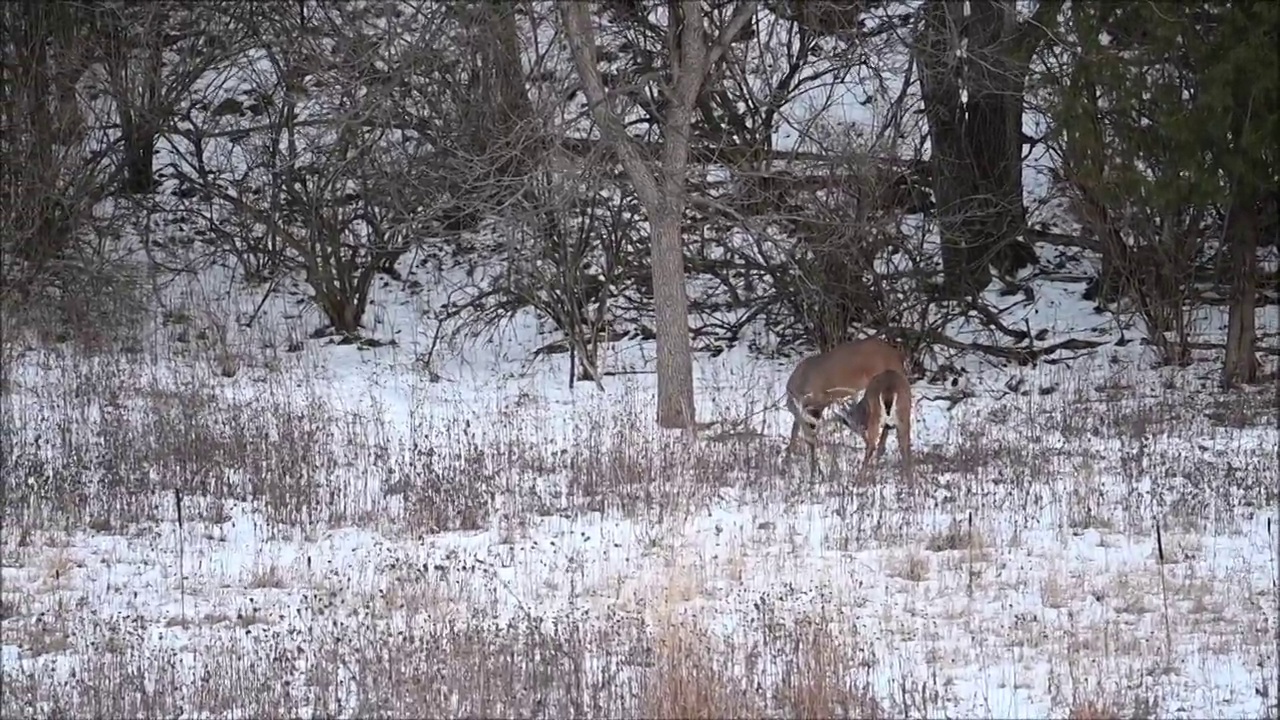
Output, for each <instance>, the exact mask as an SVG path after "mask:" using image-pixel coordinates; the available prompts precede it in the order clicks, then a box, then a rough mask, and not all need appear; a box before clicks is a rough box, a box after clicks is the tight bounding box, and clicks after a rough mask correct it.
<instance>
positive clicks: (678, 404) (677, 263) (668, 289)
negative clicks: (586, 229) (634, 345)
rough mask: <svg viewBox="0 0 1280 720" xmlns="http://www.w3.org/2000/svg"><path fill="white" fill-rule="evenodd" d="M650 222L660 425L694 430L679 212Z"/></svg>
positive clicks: (670, 211)
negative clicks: (692, 428)
mask: <svg viewBox="0 0 1280 720" xmlns="http://www.w3.org/2000/svg"><path fill="white" fill-rule="evenodd" d="M681 204H683V203H681ZM650 218H651V220H650V223H651V225H652V230H651V236H652V239H653V256H652V262H653V306H654V320H655V327H654V331H655V332H656V334H657V345H658V348H657V350H658V358H657V371H658V418H657V420H658V426H659V427H664V428H685V427H692V426H693V425H694V423H695V422H696V420H697V413H696V412H695V411H696V406H695V405H694V400H693V347H692V343H691V342H690V340H689V295H688V291H687V289H686V287H685V273H684V235H683V233H682V232H681V223H680V213H679V212H678V211H676V209H675V208H674V207H671V206H670V205H668V206H667V207H665V208H664V209H663V211H661V212H659V213H657V214H656V216H655V214H652V213H651V214H650Z"/></svg>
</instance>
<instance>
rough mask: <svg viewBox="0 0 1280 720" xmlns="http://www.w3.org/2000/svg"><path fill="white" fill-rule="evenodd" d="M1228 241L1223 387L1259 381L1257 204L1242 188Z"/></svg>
mask: <svg viewBox="0 0 1280 720" xmlns="http://www.w3.org/2000/svg"><path fill="white" fill-rule="evenodd" d="M1226 235H1227V241H1228V242H1229V243H1230V247H1231V250H1230V253H1231V270H1232V274H1233V275H1232V280H1231V310H1230V312H1229V316H1228V320H1227V355H1226V358H1225V360H1224V361H1223V364H1222V380H1221V382H1222V387H1223V388H1224V389H1227V388H1231V387H1234V386H1235V385H1238V384H1250V383H1255V382H1257V381H1258V357H1257V355H1256V353H1255V350H1254V343H1255V340H1256V338H1257V329H1256V327H1255V325H1254V296H1255V294H1256V292H1257V287H1256V286H1257V275H1258V250H1257V247H1258V204H1257V202H1255V199H1254V198H1253V194H1252V193H1251V192H1248V191H1247V190H1246V189H1245V188H1240V189H1239V191H1238V192H1237V193H1236V196H1235V198H1233V200H1232V203H1231V210H1230V213H1229V215H1228V217H1227V228H1226Z"/></svg>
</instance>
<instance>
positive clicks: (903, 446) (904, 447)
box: [898, 422, 915, 480]
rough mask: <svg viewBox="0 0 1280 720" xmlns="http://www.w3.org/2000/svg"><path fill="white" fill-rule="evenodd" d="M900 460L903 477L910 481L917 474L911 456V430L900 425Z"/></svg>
mask: <svg viewBox="0 0 1280 720" xmlns="http://www.w3.org/2000/svg"><path fill="white" fill-rule="evenodd" d="M898 458H899V459H900V460H901V461H902V475H903V477H905V478H906V479H908V480H910V479H911V478H912V477H913V476H914V473H915V460H914V459H913V458H912V456H911V428H910V426H909V425H907V424H906V423H902V422H900V423H898Z"/></svg>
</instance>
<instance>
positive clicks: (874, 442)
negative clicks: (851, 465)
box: [858, 419, 883, 481]
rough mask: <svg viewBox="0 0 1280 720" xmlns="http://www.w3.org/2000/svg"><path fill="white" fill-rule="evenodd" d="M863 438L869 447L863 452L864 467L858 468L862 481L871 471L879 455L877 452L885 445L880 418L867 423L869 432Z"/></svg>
mask: <svg viewBox="0 0 1280 720" xmlns="http://www.w3.org/2000/svg"><path fill="white" fill-rule="evenodd" d="M863 440H864V441H865V442H866V445H867V449H866V452H864V453H863V454H862V467H861V468H859V470H858V478H859V480H860V481H861V480H862V479H865V478H866V476H867V475H868V474H869V473H870V472H871V468H872V466H873V464H874V460H875V459H878V457H879V456H878V455H877V454H876V453H877V451H878V450H880V449H881V446H882V445H883V442H882V441H881V432H880V421H879V420H878V419H877V420H875V422H872V423H871V424H869V425H867V434H866V435H865V436H864V437H863Z"/></svg>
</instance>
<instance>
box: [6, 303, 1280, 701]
mask: <svg viewBox="0 0 1280 720" xmlns="http://www.w3.org/2000/svg"><path fill="white" fill-rule="evenodd" d="M212 287H222V288H225V287H226V285H225V284H223V283H218V282H214V281H211V280H203V281H202V282H201V283H197V284H193V285H191V286H190V287H189V288H187V289H186V290H185V291H184V292H185V293H186V295H185V296H182V297H180V298H179V299H178V300H175V301H173V302H171V303H170V307H169V309H168V310H167V311H166V312H165V313H164V315H163V316H162V317H160V318H159V319H160V320H161V322H160V323H159V324H158V325H157V327H158V328H159V329H158V330H155V331H154V334H152V335H150V336H148V337H147V339H146V342H145V343H141V344H140V345H139V346H138V347H137V348H135V349H134V352H125V353H109V354H97V355H87V354H78V353H76V352H74V351H72V350H70V349H69V348H70V345H64V346H62V347H63V348H65V349H64V350H63V351H56V350H36V349H33V348H34V347H35V346H34V343H33V344H31V345H30V346H24V344H23V341H22V340H21V339H20V338H17V337H14V336H8V337H6V338H5V344H6V345H5V347H6V349H5V370H6V373H7V374H6V388H7V389H6V392H5V394H4V402H5V413H6V422H5V423H4V427H3V442H4V456H5V459H4V472H5V473H6V474H7V475H8V478H9V479H8V480H6V497H5V507H4V532H3V546H2V557H0V561H2V564H3V600H2V605H0V618H2V625H0V627H2V628H3V673H4V677H3V690H2V691H0V692H2V695H0V697H2V702H0V714H2V715H3V716H4V717H30V716H41V717H48V716H60V717H65V716H87V715H94V716H111V717H143V716H147V717H158V716H164V717H218V718H225V717H282V716H291V717H336V716H344V717H357V716H358V717H379V716H399V717H408V716H414V717H427V716H430V717H441V716H468V717H479V716H488V717H494V716H502V717H586V716H590V717H639V716H643V717H730V716H732V717H746V716H804V717H830V716H858V717H868V716H876V715H878V716H881V717H926V716H927V717H944V716H945V717H1066V716H1067V715H1068V714H1069V713H1070V714H1072V716H1073V717H1110V716H1113V715H1112V713H1115V714H1118V715H1119V716H1124V717H1197V718H1199V717H1221V718H1241V717H1275V716H1276V689H1277V686H1276V683H1277V676H1276V670H1275V668H1276V665H1277V661H1278V658H1277V657H1276V644H1277V632H1278V628H1280V624H1278V618H1277V572H1278V567H1280V565H1278V563H1280V560H1278V558H1277V552H1278V551H1277V531H1278V528H1277V527H1276V522H1277V517H1276V503H1277V491H1276V484H1277V465H1276V463H1277V460H1276V450H1275V448H1276V446H1277V440H1278V439H1277V430H1276V423H1277V410H1276V398H1275V394H1274V387H1263V388H1259V389H1255V390H1252V391H1249V392H1242V393H1238V394H1231V395H1228V394H1223V393H1221V392H1219V391H1217V390H1216V389H1215V386H1214V382H1215V380H1216V361H1214V360H1212V359H1209V358H1207V357H1206V358H1205V359H1203V361H1202V362H1201V363H1198V364H1196V365H1194V366H1192V367H1191V368H1187V369H1183V370H1179V371H1172V370H1153V369H1151V368H1150V365H1151V363H1150V359H1149V358H1147V357H1146V355H1144V352H1146V349H1145V348H1144V347H1143V346H1142V345H1141V344H1140V343H1138V342H1132V343H1128V344H1124V345H1123V346H1116V345H1114V344H1108V345H1105V346H1104V347H1102V348H1101V349H1099V350H1097V351H1096V352H1094V353H1093V354H1092V355H1090V356H1087V357H1082V358H1080V359H1077V360H1075V361H1074V362H1072V363H1071V364H1070V365H1069V366H1067V365H1051V364H1041V365H1039V366H1037V367H1033V368H1018V367H1010V368H1001V367H994V366H991V364H990V363H986V362H982V361H977V360H974V359H970V360H968V361H966V362H967V366H968V367H970V368H971V370H972V372H971V373H970V375H969V376H968V378H967V380H966V381H965V382H963V383H961V384H959V385H957V386H951V387H945V388H943V387H931V386H929V385H927V384H924V383H920V384H917V385H916V386H915V387H914V389H913V392H914V396H915V410H914V417H915V418H916V426H915V429H914V444H915V448H916V454H917V465H918V473H917V474H918V477H917V478H916V480H915V482H913V483H910V484H906V483H903V482H901V481H900V479H899V477H898V473H897V468H896V464H895V463H894V462H893V461H894V459H895V458H896V452H897V450H896V447H895V446H894V445H893V444H892V443H891V446H890V448H889V450H888V452H887V453H886V456H885V458H886V462H885V464H884V465H883V467H882V470H881V471H880V472H879V474H878V475H877V476H876V477H875V479H874V481H872V482H869V483H867V484H866V485H864V486H856V485H854V484H853V480H852V479H853V477H854V472H855V471H856V469H857V465H858V462H859V461H860V457H861V448H860V441H859V440H858V439H856V438H853V437H851V436H849V435H848V434H847V433H845V432H844V431H843V430H841V429H837V428H836V427H834V426H832V427H828V428H826V429H825V430H824V441H825V442H826V446H825V447H824V456H823V463H824V468H825V469H826V471H827V472H826V474H825V475H824V476H822V477H816V478H810V477H809V476H808V474H807V473H806V472H804V470H803V463H802V462H801V463H797V464H796V465H795V466H792V465H788V464H787V463H786V462H785V461H784V458H783V457H782V450H783V446H784V443H785V437H786V433H787V431H788V429H789V422H790V417H789V415H787V413H786V411H785V410H784V409H783V407H782V406H781V404H780V403H779V402H778V400H779V398H780V396H781V394H782V389H783V383H784V381H785V378H786V373H787V371H788V369H789V364H788V363H787V362H781V361H778V362H772V361H770V362H766V361H763V360H758V359H753V358H752V357H750V356H748V355H747V354H746V353H745V351H741V350H735V351H732V352H729V353H725V354H723V355H720V356H719V357H717V358H715V359H706V358H699V360H698V362H697V367H696V375H697V383H698V385H697V398H698V405H699V414H700V418H701V419H703V420H715V421H719V424H718V425H716V426H714V427H712V428H711V429H709V430H707V431H705V432H703V433H702V434H701V435H699V436H697V437H693V436H690V435H689V434H686V433H680V432H665V431H658V430H657V429H656V428H655V427H654V425H653V402H654V401H653V392H654V390H653V376H652V375H647V374H643V373H631V374H618V375H613V376H610V377H609V378H607V382H606V383H605V385H604V389H603V390H601V389H599V388H597V386H595V385H594V384H590V383H579V384H577V385H576V387H575V388H574V389H573V390H572V391H570V390H569V389H568V387H567V374H568V373H567V369H566V365H567V360H566V358H567V356H565V355H554V356H548V357H542V358H539V359H536V360H533V361H529V360H528V354H529V353H528V351H529V349H530V348H533V347H537V346H538V345H540V344H543V343H545V341H546V338H545V337H544V338H539V337H538V334H537V323H536V322H535V321H533V320H532V319H530V320H527V321H522V322H519V323H515V324H513V325H511V326H509V327H502V328H496V329H495V333H494V335H493V337H491V338H487V339H484V340H483V341H479V340H473V341H469V342H462V341H459V342H457V343H453V344H449V343H445V344H442V345H441V346H439V347H437V348H436V349H435V351H434V352H433V353H430V357H428V353H427V345H426V338H427V336H429V335H430V334H431V332H430V331H431V330H432V328H431V327H429V325H428V323H426V322H425V321H424V320H423V319H422V318H423V316H424V315H428V314H429V313H430V309H429V307H427V305H426V303H425V301H416V300H407V299H405V298H407V297H408V296H407V295H403V294H401V293H400V291H399V290H397V289H396V288H395V287H388V288H384V289H383V290H382V291H380V292H381V294H380V295H379V297H378V298H377V302H376V303H375V306H374V307H373V308H372V310H371V313H370V317H371V318H372V319H373V320H374V321H375V325H374V327H373V328H372V332H371V334H372V335H373V336H375V337H378V338H381V339H384V340H386V339H395V340H396V344H394V345H389V346H385V347H379V348H373V349H366V348H359V347H356V346H337V345H335V344H333V341H332V340H331V339H325V340H308V339H306V334H307V333H308V332H309V330H310V329H311V328H312V327H313V326H314V318H313V317H311V316H303V317H299V316H298V313H299V308H301V307H304V306H303V305H301V304H299V303H298V302H297V300H296V299H292V300H290V299H286V296H283V295H282V296H281V297H279V298H276V299H272V300H271V301H269V302H268V303H267V306H266V307H265V308H264V309H263V310H262V311H261V312H260V313H259V319H258V321H257V322H256V323H255V325H254V326H253V328H252V329H249V330H245V329H242V328H240V327H238V325H237V323H236V322H234V320H235V319H236V318H244V317H247V315H248V314H250V313H251V312H253V310H254V309H255V307H256V306H257V304H258V302H259V301H260V300H261V297H260V296H259V295H257V294H254V293H251V292H250V293H234V294H229V295H228V294H226V293H225V291H214V290H210V289H209V288H212ZM1079 290H1080V287H1079V286H1068V285H1051V284H1047V283H1042V284H1040V285H1039V286H1038V287H1037V293H1038V301H1037V303H1036V305H1035V306H1034V309H1033V312H1031V314H1029V315H1027V317H1026V320H1027V322H1028V323H1029V324H1030V326H1031V328H1032V330H1033V331H1035V330H1038V329H1048V330H1049V331H1050V333H1051V335H1052V336H1055V337H1057V336H1068V335H1070V336H1077V337H1084V338H1088V339H1094V340H1105V341H1107V342H1108V343H1111V342H1112V341H1113V340H1114V337H1115V336H1114V331H1115V320H1114V319H1113V318H1112V317H1111V316H1110V315H1098V314H1094V313H1092V310H1091V307H1090V306H1089V304H1088V303H1083V302H1082V301H1080V300H1078V297H1079ZM184 298H185V299H184ZM1005 302H1006V304H1007V302H1008V301H1007V300H1006V301H1005ZM197 308H208V310H199V311H197V310H196V309H197ZM1272 314H1273V313H1272V312H1271V311H1267V312H1260V313H1259V322H1260V323H1268V322H1269V323H1271V325H1264V327H1266V328H1269V330H1268V331H1267V332H1268V333H1273V332H1274V327H1273V325H1274V318H1273V317H1272ZM1222 321H1223V318H1222V317H1219V316H1208V317H1206V318H1204V319H1203V320H1202V322H1201V329H1202V330H1203V332H1204V334H1205V336H1206V337H1212V336H1213V335H1214V334H1216V333H1217V332H1218V331H1219V329H1220V327H1221V325H1222ZM1019 322H1020V321H1019ZM1129 337H1130V338H1132V337H1133V333H1129ZM1266 337H1267V338H1268V340H1267V341H1271V340H1273V338H1272V336H1271V335H1269V334H1268V335H1267V336H1266ZM1052 339H1053V338H1050V340H1052ZM1271 344H1274V343H1273V342H1271ZM651 357H652V347H651V346H649V345H646V344H643V343H622V344H620V345H619V346H617V347H616V348H615V349H614V350H613V355H611V356H610V358H609V359H608V360H607V361H606V365H607V368H606V369H614V370H618V369H626V368H630V367H634V368H639V367H643V366H645V365H646V364H647V363H651ZM1264 357H1265V359H1266V361H1267V368H1268V369H1269V370H1271V369H1274V359H1273V358H1271V357H1269V356H1264ZM649 366H650V367H651V364H650V365H649ZM1090 713H1092V714H1090Z"/></svg>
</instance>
